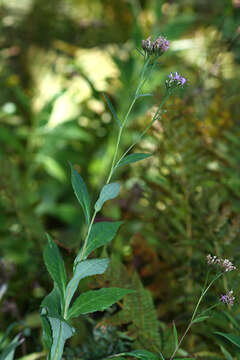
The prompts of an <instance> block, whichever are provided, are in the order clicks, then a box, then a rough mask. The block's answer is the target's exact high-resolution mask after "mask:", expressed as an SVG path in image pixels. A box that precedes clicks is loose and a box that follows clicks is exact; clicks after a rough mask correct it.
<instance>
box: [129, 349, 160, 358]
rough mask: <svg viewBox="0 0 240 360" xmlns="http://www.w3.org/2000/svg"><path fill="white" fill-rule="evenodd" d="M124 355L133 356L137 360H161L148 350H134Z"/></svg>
mask: <svg viewBox="0 0 240 360" xmlns="http://www.w3.org/2000/svg"><path fill="white" fill-rule="evenodd" d="M123 355H127V356H133V357H135V358H137V359H142V360H159V357H158V356H157V355H156V354H153V353H152V352H150V351H147V350H134V351H131V352H127V353H124V354H123Z"/></svg>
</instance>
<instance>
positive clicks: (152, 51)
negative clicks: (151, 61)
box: [142, 36, 169, 57]
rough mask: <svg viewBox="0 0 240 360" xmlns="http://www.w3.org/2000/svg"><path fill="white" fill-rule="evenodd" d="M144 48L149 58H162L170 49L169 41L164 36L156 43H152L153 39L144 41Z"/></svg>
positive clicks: (149, 38)
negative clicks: (152, 56)
mask: <svg viewBox="0 0 240 360" xmlns="http://www.w3.org/2000/svg"><path fill="white" fill-rule="evenodd" d="M142 48H143V50H144V52H145V54H147V55H148V56H151V55H155V56H156V57H158V56H161V55H162V54H163V53H164V52H165V51H167V50H168V48H169V41H168V40H167V39H165V37H163V36H159V37H158V38H157V39H156V40H155V41H153V42H151V37H148V38H147V39H146V40H142Z"/></svg>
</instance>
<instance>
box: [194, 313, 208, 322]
mask: <svg viewBox="0 0 240 360" xmlns="http://www.w3.org/2000/svg"><path fill="white" fill-rule="evenodd" d="M209 318H210V316H207V315H206V316H199V317H197V318H196V319H195V320H193V322H192V324H196V323H199V322H202V321H205V320H207V319H209Z"/></svg>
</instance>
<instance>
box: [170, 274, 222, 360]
mask: <svg viewBox="0 0 240 360" xmlns="http://www.w3.org/2000/svg"><path fill="white" fill-rule="evenodd" d="M208 274H209V272H208V273H207V277H206V280H205V283H204V287H203V291H202V294H201V296H200V298H199V300H198V302H197V305H196V307H195V310H194V312H193V315H192V318H191V320H190V322H189V324H188V326H187V328H186V330H185V332H184V334H183V336H182V337H181V340H180V341H179V343H178V345H177V346H176V348H175V350H174V352H173V354H172V356H171V358H170V360H173V359H174V356H175V355H176V353H177V351H178V350H179V348H180V345H181V343H182V341H183V339H184V338H185V336H186V335H187V333H188V331H189V330H190V328H191V326H192V324H193V321H194V318H195V316H196V314H197V311H198V308H199V305H200V303H201V301H202V299H203V297H204V295H205V294H206V293H207V291H208V290H209V289H210V287H211V286H212V284H213V283H214V282H215V281H216V280H217V279H218V278H219V277H220V276H222V275H223V273H220V274H218V275H217V276H215V278H214V279H213V280H212V281H211V282H210V284H209V285H208V286H207V287H206V282H207V278H208ZM205 287H206V289H205Z"/></svg>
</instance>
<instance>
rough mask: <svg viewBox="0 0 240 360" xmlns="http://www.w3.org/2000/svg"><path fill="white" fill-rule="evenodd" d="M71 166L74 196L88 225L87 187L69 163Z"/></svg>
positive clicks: (88, 199)
mask: <svg viewBox="0 0 240 360" xmlns="http://www.w3.org/2000/svg"><path fill="white" fill-rule="evenodd" d="M69 164H70V166H71V171H72V187H73V191H74V194H75V195H76V197H77V199H78V201H79V203H80V205H81V207H82V209H83V212H84V215H85V218H86V223H87V225H89V223H90V212H91V208H90V198H89V195H88V190H87V187H86V185H85V183H84V181H83V179H82V177H81V176H80V175H79V173H78V172H77V171H76V170H75V168H74V167H73V165H72V164H71V163H69Z"/></svg>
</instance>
